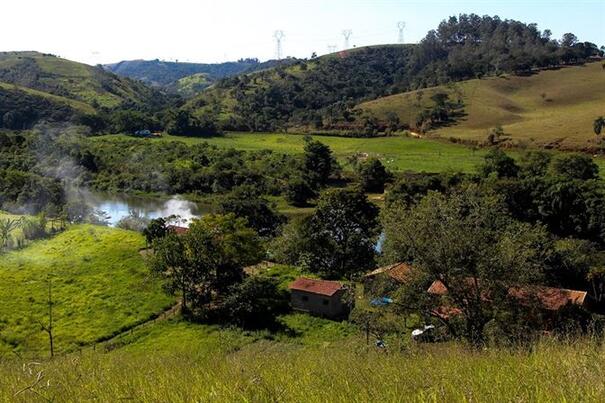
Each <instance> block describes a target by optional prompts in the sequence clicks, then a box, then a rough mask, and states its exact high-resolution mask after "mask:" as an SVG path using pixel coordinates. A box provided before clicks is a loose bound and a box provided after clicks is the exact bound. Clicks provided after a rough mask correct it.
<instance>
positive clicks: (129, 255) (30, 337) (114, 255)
mask: <svg viewBox="0 0 605 403" xmlns="http://www.w3.org/2000/svg"><path fill="white" fill-rule="evenodd" d="M143 246H145V242H144V240H143V237H142V236H141V235H139V234H137V233H135V232H130V231H124V230H119V229H113V228H106V227H99V226H92V225H77V226H73V227H70V228H69V229H68V230H66V231H65V232H63V233H61V234H59V235H56V236H55V237H53V238H51V239H47V240H41V241H36V242H33V243H32V244H30V245H29V246H27V247H26V248H24V249H20V250H15V251H12V252H8V253H5V254H3V255H0V284H2V287H1V288H0V300H1V301H2V304H0V352H8V351H22V352H23V351H25V352H32V353H38V354H41V355H46V354H48V337H47V335H46V333H44V332H43V331H42V330H41V325H40V324H41V323H42V324H45V323H48V280H49V279H50V280H51V290H52V302H53V311H54V315H53V317H54V338H55V349H56V351H65V350H70V349H74V348H76V347H78V346H80V345H85V344H88V343H92V342H94V341H96V340H99V339H102V338H106V337H110V336H111V335H113V334H115V333H118V332H120V331H121V330H122V329H125V328H128V327H130V326H133V325H135V324H137V323H139V322H142V321H145V320H147V319H149V318H150V317H152V316H154V315H155V314H157V313H159V312H161V311H162V310H164V309H165V308H167V307H169V306H171V305H172V304H173V302H174V299H173V298H171V297H168V296H166V295H165V294H164V293H163V292H162V290H161V287H160V284H159V283H158V282H157V281H155V280H154V279H153V278H151V277H150V276H149V269H148V268H147V267H146V265H145V262H144V260H143V258H142V257H141V255H140V254H139V253H138V249H139V248H140V247H143Z"/></svg>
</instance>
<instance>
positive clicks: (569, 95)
mask: <svg viewBox="0 0 605 403" xmlns="http://www.w3.org/2000/svg"><path fill="white" fill-rule="evenodd" d="M437 92H445V93H448V94H449V95H450V99H452V100H454V101H456V100H457V99H459V98H460V99H461V100H462V101H463V102H464V112H465V114H466V115H465V116H463V117H461V118H459V119H458V120H457V121H456V122H455V123H454V124H452V125H451V126H448V127H443V128H439V129H437V130H434V131H432V132H430V134H433V135H437V136H441V137H443V138H448V137H456V138H462V139H469V140H476V141H479V142H482V141H484V140H485V139H486V136H487V132H488V130H489V129H491V128H493V127H496V126H498V125H500V126H502V128H503V129H504V132H505V133H506V134H507V135H509V136H510V138H511V140H512V141H513V142H514V143H517V144H526V145H528V146H536V147H540V146H543V145H545V144H551V145H556V146H557V147H560V148H561V149H583V148H587V147H591V148H595V147H597V144H596V140H597V138H596V136H595V134H594V132H593V129H592V124H593V122H594V120H595V119H596V118H597V117H598V116H602V115H604V114H605V70H603V68H602V65H601V63H589V64H586V65H584V66H574V67H566V68H561V69H558V70H548V71H542V72H540V73H537V74H534V75H531V76H502V77H490V78H484V79H480V80H468V81H463V82H460V83H453V84H451V85H447V86H441V87H433V88H426V89H422V90H418V91H412V92H406V93H402V94H396V95H391V96H388V97H384V98H379V99H377V100H373V101H368V102H365V103H362V104H360V105H358V108H359V109H361V110H364V111H369V112H372V113H374V114H375V115H376V116H377V117H378V118H379V119H386V115H387V113H389V112H394V113H395V114H397V115H398V116H399V118H400V119H401V121H402V122H406V123H408V124H410V125H412V126H414V125H415V119H416V116H417V115H418V113H419V112H420V111H421V110H422V109H423V108H425V107H428V106H430V105H431V104H432V101H431V99H430V97H431V96H432V95H433V94H435V93H437Z"/></svg>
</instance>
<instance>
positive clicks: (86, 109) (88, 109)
mask: <svg viewBox="0 0 605 403" xmlns="http://www.w3.org/2000/svg"><path fill="white" fill-rule="evenodd" d="M11 91H13V92H17V93H18V94H24V95H29V96H32V97H39V98H44V99H46V100H48V101H49V102H51V103H60V104H64V105H67V106H69V107H70V108H72V109H74V110H76V111H78V112H81V113H94V112H95V109H94V108H93V107H92V106H90V105H89V104H87V103H85V102H82V101H78V100H76V99H70V98H66V97H62V96H59V95H53V94H50V93H48V92H44V91H38V90H34V89H31V88H27V87H22V86H19V85H16V84H8V83H2V82H0V92H11Z"/></svg>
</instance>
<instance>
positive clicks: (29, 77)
mask: <svg viewBox="0 0 605 403" xmlns="http://www.w3.org/2000/svg"><path fill="white" fill-rule="evenodd" d="M0 82H5V83H11V84H16V85H20V86H23V87H27V88H32V89H35V90H39V91H44V92H48V93H50V94H53V95H58V96H63V97H66V98H71V99H77V100H80V101H83V102H86V103H88V104H90V105H93V106H94V107H106V108H114V107H117V106H125V105H133V104H147V103H153V102H154V97H156V96H157V94H156V93H154V92H153V91H152V90H150V89H149V88H148V87H147V86H145V85H142V84H141V83H137V82H136V81H132V80H128V79H124V78H120V77H118V76H116V75H114V74H111V73H107V72H106V71H104V70H103V69H101V68H98V67H92V66H88V65H86V64H82V63H77V62H73V61H70V60H66V59H61V58H59V57H56V56H54V55H49V54H42V53H38V52H3V53H0Z"/></svg>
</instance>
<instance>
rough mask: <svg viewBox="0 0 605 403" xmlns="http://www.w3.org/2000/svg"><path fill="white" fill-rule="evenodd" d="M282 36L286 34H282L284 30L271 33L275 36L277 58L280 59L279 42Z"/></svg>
mask: <svg viewBox="0 0 605 403" xmlns="http://www.w3.org/2000/svg"><path fill="white" fill-rule="evenodd" d="M284 36H286V35H285V34H284V31H282V30H277V31H275V32H274V33H273V37H274V38H275V42H276V45H277V49H276V53H277V60H281V57H282V46H281V42H282V40H283V39H284Z"/></svg>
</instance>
